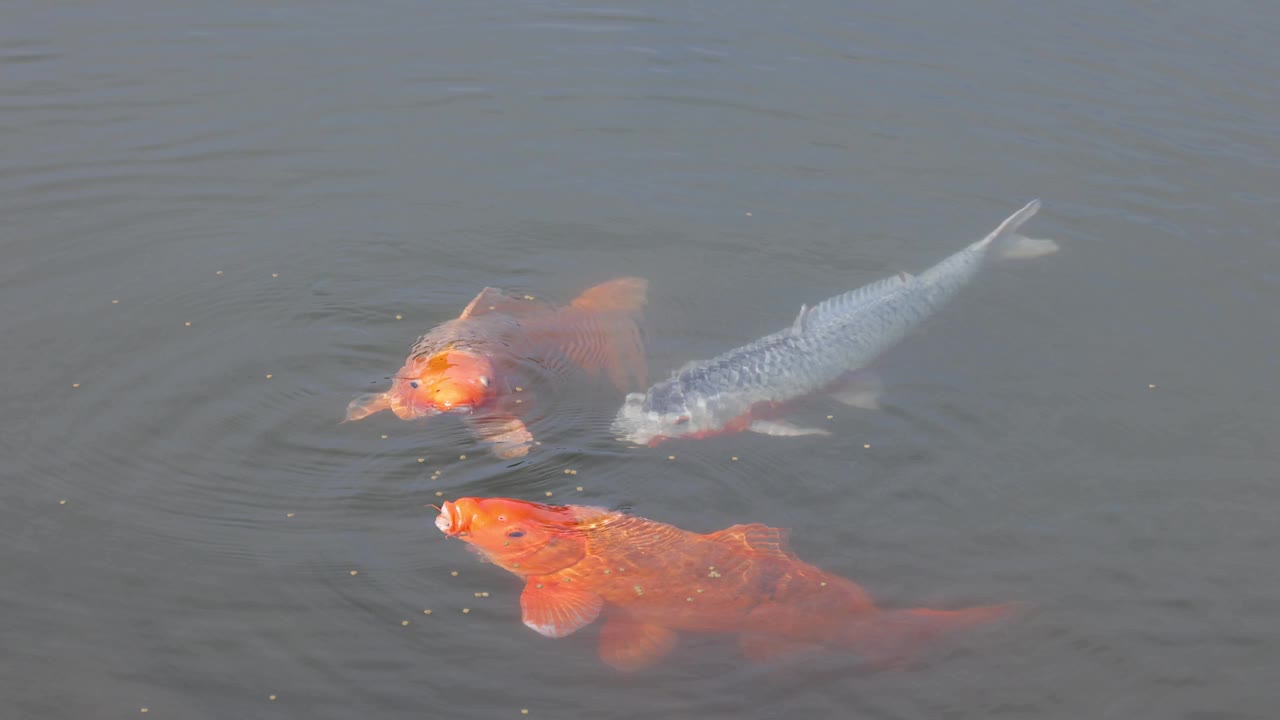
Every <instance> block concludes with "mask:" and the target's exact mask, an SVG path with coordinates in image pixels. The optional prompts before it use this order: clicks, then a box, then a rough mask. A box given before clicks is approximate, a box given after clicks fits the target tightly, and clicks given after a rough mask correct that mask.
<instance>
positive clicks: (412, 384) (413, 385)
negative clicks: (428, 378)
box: [409, 380, 418, 390]
mask: <svg viewBox="0 0 1280 720" xmlns="http://www.w3.org/2000/svg"><path fill="white" fill-rule="evenodd" d="M409 387H411V388H413V389H414V390H417V389H418V381H417V380H410V381H409Z"/></svg>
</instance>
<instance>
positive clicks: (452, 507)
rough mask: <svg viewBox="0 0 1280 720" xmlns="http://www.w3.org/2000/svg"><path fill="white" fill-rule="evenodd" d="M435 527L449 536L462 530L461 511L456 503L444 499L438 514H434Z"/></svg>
mask: <svg viewBox="0 0 1280 720" xmlns="http://www.w3.org/2000/svg"><path fill="white" fill-rule="evenodd" d="M436 527H437V528H439V530H440V532H442V533H444V534H445V535H448V536H450V537H452V536H454V535H457V534H458V533H460V532H462V511H461V510H459V509H458V504H457V503H454V502H449V501H448V500H445V501H444V505H441V506H440V514H439V515H437V516H436Z"/></svg>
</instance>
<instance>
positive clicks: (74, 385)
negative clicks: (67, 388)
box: [71, 383, 80, 388]
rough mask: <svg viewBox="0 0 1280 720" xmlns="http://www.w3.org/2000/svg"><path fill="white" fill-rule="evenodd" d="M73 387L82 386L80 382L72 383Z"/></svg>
mask: <svg viewBox="0 0 1280 720" xmlns="http://www.w3.org/2000/svg"><path fill="white" fill-rule="evenodd" d="M71 387H73V388H78V387H80V383H71Z"/></svg>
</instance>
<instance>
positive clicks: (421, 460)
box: [418, 458, 427, 463]
mask: <svg viewBox="0 0 1280 720" xmlns="http://www.w3.org/2000/svg"><path fill="white" fill-rule="evenodd" d="M426 461H427V459H426V458H418V462H420V463H424V462H426Z"/></svg>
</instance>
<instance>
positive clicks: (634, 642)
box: [600, 615, 676, 672]
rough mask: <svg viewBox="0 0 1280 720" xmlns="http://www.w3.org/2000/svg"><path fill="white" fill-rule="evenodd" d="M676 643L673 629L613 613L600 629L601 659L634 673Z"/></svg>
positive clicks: (618, 668)
mask: <svg viewBox="0 0 1280 720" xmlns="http://www.w3.org/2000/svg"><path fill="white" fill-rule="evenodd" d="M675 646H676V633H675V631H674V630H671V629H669V628H665V627H662V626H661V625H650V624H647V623H641V622H635V621H634V620H632V619H630V618H629V617H627V616H626V615H613V616H610V617H609V618H608V619H607V620H605V623H604V627H602V628H600V659H601V660H603V661H605V663H607V664H608V665H611V666H612V667H614V668H615V669H617V670H621V671H623V672H634V671H636V670H641V669H643V668H646V667H649V666H650V665H652V664H654V663H655V662H657V661H659V660H661V659H662V658H663V657H665V656H666V655H667V653H669V652H671V650H672V649H673V648H674V647H675Z"/></svg>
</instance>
